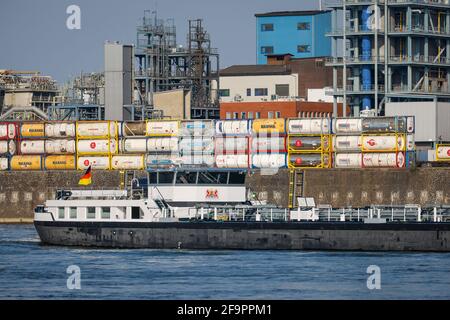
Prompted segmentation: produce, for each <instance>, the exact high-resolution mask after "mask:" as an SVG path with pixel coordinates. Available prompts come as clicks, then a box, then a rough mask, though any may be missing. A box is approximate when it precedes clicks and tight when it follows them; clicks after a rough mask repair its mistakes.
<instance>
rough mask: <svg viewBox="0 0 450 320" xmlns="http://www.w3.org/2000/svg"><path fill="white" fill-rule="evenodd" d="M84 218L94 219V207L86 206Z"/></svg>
mask: <svg viewBox="0 0 450 320" xmlns="http://www.w3.org/2000/svg"><path fill="white" fill-rule="evenodd" d="M86 219H95V207H88V208H87V214H86Z"/></svg>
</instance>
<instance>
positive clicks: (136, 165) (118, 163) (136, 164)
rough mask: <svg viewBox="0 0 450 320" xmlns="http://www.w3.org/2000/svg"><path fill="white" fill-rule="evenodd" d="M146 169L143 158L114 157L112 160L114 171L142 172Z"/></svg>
mask: <svg viewBox="0 0 450 320" xmlns="http://www.w3.org/2000/svg"><path fill="white" fill-rule="evenodd" d="M144 167H145V162H144V157H143V156H113V157H112V158H111V169H113V170H142V169H144Z"/></svg>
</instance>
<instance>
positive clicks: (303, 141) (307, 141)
mask: <svg viewBox="0 0 450 320" xmlns="http://www.w3.org/2000/svg"><path fill="white" fill-rule="evenodd" d="M288 146H289V149H290V150H292V151H326V150H329V148H330V142H329V139H328V138H324V139H322V137H321V136H316V137H314V136H301V137H295V136H290V137H289V138H288Z"/></svg>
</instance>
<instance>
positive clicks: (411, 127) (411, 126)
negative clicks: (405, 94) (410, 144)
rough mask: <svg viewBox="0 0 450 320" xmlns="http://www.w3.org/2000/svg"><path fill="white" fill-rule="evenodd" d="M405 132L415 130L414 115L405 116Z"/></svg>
mask: <svg viewBox="0 0 450 320" xmlns="http://www.w3.org/2000/svg"><path fill="white" fill-rule="evenodd" d="M406 132H407V133H414V132H416V118H415V117H407V118H406Z"/></svg>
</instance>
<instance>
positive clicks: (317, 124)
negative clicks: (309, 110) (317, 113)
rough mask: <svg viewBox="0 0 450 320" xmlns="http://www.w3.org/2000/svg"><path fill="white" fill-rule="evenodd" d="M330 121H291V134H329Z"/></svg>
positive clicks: (289, 130)
mask: <svg viewBox="0 0 450 320" xmlns="http://www.w3.org/2000/svg"><path fill="white" fill-rule="evenodd" d="M330 127H331V125H330V119H327V118H318V119H289V120H288V133H289V134H329V133H330Z"/></svg>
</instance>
